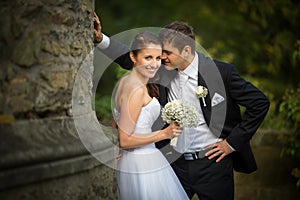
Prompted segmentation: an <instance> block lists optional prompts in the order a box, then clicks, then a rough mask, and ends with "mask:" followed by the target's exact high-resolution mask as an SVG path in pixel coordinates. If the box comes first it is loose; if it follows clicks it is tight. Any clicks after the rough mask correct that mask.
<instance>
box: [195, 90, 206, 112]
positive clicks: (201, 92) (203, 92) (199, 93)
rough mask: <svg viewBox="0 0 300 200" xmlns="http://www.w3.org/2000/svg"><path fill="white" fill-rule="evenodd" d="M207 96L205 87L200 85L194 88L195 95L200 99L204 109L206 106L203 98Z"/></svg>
mask: <svg viewBox="0 0 300 200" xmlns="http://www.w3.org/2000/svg"><path fill="white" fill-rule="evenodd" d="M207 94H208V90H207V88H206V87H203V86H202V85H199V86H198V87H197V88H196V95H197V97H198V98H202V102H203V105H204V107H205V106H206V104H205V101H204V98H205V97H206V95H207Z"/></svg>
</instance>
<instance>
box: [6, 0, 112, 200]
mask: <svg viewBox="0 0 300 200" xmlns="http://www.w3.org/2000/svg"><path fill="white" fill-rule="evenodd" d="M93 11H94V0H33V1H27V0H18V1H17V0H3V1H1V2H0V26H1V31H0V66H1V67H0V130H1V134H0V144H1V145H0V156H1V159H0V199H21V198H22V199H78V198H81V199H99V198H100V199H114V198H115V192H114V191H113V189H114V184H115V183H114V180H113V175H114V172H113V170H112V169H111V168H110V167H107V166H106V165H103V164H102V163H101V162H100V161H98V160H97V159H95V157H93V156H92V155H91V154H90V152H89V151H87V149H86V148H85V147H86V146H85V145H83V143H82V141H81V139H80V137H79V135H78V132H77V129H78V128H77V127H76V124H75V123H76V119H78V118H80V119H82V118H84V119H87V120H90V122H88V123H92V125H95V126H85V127H83V129H84V130H83V131H85V132H87V133H93V135H94V136H95V135H96V136H97V138H98V140H96V142H94V143H93V145H95V146H96V147H97V148H94V149H93V150H95V152H97V154H101V153H102V154H105V153H107V152H108V151H109V150H108V149H109V148H110V145H111V143H110V142H109V141H107V138H108V137H103V136H102V135H101V134H97V133H98V132H97V131H98V130H97V128H95V127H96V126H101V125H100V124H99V123H98V122H97V119H96V117H95V116H96V115H95V113H94V111H93V109H92V107H93V106H92V102H93V101H92V97H93V96H92V93H91V89H92V88H91V83H92V73H93V42H92V41H93ZM83 64H85V65H88V66H87V67H85V68H84V69H83V68H80V67H81V66H82V65H83ZM81 72H83V73H81ZM79 73H81V74H84V75H83V76H80V77H79V78H77V79H80V81H81V82H82V85H81V86H82V87H81V89H80V90H79V91H77V93H76V92H75V93H74V91H73V88H74V84H75V79H76V77H78V76H77V75H78V74H79ZM72 98H73V99H72ZM72 103H73V105H72ZM74 105H75V107H76V108H75V110H76V109H77V110H76V115H74V112H73V111H75V110H74ZM83 110H84V112H82V111H83ZM86 116H87V117H88V118H85V117H86ZM77 121H78V120H77ZM102 129H103V130H105V133H106V135H112V130H111V129H110V128H108V127H102ZM102 138H103V139H102ZM97 142H98V143H97ZM109 158H110V157H109V156H108V158H107V159H106V160H107V162H109Z"/></svg>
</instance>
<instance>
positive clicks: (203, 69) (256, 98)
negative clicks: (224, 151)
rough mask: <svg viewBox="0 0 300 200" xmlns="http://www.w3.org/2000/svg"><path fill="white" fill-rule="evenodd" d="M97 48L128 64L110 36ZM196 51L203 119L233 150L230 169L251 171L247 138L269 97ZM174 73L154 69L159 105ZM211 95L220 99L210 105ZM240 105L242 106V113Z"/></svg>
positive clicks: (253, 164)
mask: <svg viewBox="0 0 300 200" xmlns="http://www.w3.org/2000/svg"><path fill="white" fill-rule="evenodd" d="M101 51H102V52H103V53H104V54H106V55H107V56H108V57H110V58H111V59H113V60H115V62H117V63H118V64H119V65H120V66H122V67H123V68H125V69H131V68H132V62H131V60H130V58H129V56H128V53H129V49H128V47H127V46H126V45H123V44H121V43H119V42H117V41H115V40H113V39H111V41H110V46H109V47H108V48H107V49H105V50H101ZM197 54H198V57H199V64H198V72H199V74H198V85H202V86H204V87H206V88H208V95H207V96H206V97H205V102H206V106H204V104H203V102H202V100H201V99H199V103H200V105H201V108H202V112H203V115H204V118H205V121H206V123H207V124H208V126H209V128H210V130H211V131H212V133H214V134H215V135H216V136H218V137H220V138H226V139H227V142H228V143H229V144H230V145H231V146H232V147H233V148H234V149H235V150H236V151H235V152H233V153H232V157H233V167H234V169H235V170H236V171H238V172H244V173H251V172H254V171H256V170H257V165H256V161H255V158H254V155H253V153H252V150H251V147H250V144H249V142H250V139H251V138H252V136H253V135H254V134H255V132H256V131H257V129H258V127H259V126H260V124H261V122H262V121H263V119H264V118H265V116H266V114H267V112H268V109H269V105H270V103H269V100H268V98H267V97H266V96H265V95H264V94H263V93H262V92H261V91H260V90H259V89H257V88H256V87H255V86H253V85H252V84H251V83H249V82H247V81H245V80H244V79H243V78H241V77H240V76H239V75H238V73H237V71H236V70H235V68H234V66H232V65H230V64H227V63H224V62H220V61H215V60H212V59H210V58H208V57H206V56H204V55H203V54H201V53H197ZM176 74H177V71H176V70H171V71H170V70H166V69H165V68H164V67H163V66H161V68H160V69H159V70H158V72H157V76H156V79H158V80H156V84H159V88H160V90H159V93H160V96H159V101H160V103H161V105H162V106H164V105H165V104H166V103H167V95H168V87H169V84H170V81H171V80H172V79H173V78H174V77H175V76H176ZM157 77H158V78H157ZM214 96H221V97H223V98H224V100H223V101H220V102H218V103H217V104H216V105H213V106H212V100H214V99H215V98H214ZM240 106H243V107H245V112H244V113H243V117H242V115H241V110H240Z"/></svg>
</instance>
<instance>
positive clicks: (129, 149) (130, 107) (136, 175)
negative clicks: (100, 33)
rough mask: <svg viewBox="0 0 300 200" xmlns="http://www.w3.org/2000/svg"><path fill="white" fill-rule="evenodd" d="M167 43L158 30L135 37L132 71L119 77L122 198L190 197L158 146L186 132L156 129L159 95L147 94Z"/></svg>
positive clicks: (167, 199) (175, 128) (176, 128)
mask: <svg viewBox="0 0 300 200" xmlns="http://www.w3.org/2000/svg"><path fill="white" fill-rule="evenodd" d="M161 54H162V44H161V42H160V40H159V39H158V37H157V36H155V35H154V34H152V33H150V32H142V33H140V34H138V35H136V37H135V38H134V40H133V41H132V45H131V51H130V53H129V55H130V59H131V60H132V62H133V63H134V64H133V68H132V71H131V72H130V73H129V74H128V75H126V76H125V77H123V78H122V79H121V80H120V81H119V85H118V88H117V90H116V93H115V98H114V104H115V107H114V114H115V120H116V122H117V127H118V133H119V145H120V149H121V151H122V152H121V158H120V160H119V161H118V169H117V181H118V197H119V199H122V200H153V199H164V200H174V199H179V200H181V199H189V198H188V196H187V195H186V193H185V191H184V189H183V187H182V186H181V184H180V182H179V180H178V178H177V177H176V175H175V173H174V171H173V169H172V168H171V166H170V165H169V163H168V161H167V160H166V159H165V157H164V156H163V155H162V154H161V152H160V151H159V150H158V149H157V148H156V147H155V145H154V143H155V142H157V141H160V140H164V139H169V138H173V137H175V136H178V135H179V134H180V133H181V129H180V127H179V126H177V125H175V124H170V125H169V126H168V127H166V128H165V129H163V130H159V131H155V132H152V130H151V127H152V125H153V123H154V121H155V120H156V119H157V117H158V116H159V114H160V110H161V106H160V104H159V102H158V100H157V99H156V98H155V97H154V98H151V97H150V96H149V94H148V91H147V88H146V84H147V82H148V80H149V78H153V77H154V75H155V73H156V72H157V70H158V68H159V67H160V65H161Z"/></svg>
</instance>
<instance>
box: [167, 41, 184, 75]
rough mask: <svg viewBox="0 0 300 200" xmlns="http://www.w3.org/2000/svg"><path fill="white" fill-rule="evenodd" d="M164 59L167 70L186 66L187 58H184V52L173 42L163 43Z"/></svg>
mask: <svg viewBox="0 0 300 200" xmlns="http://www.w3.org/2000/svg"><path fill="white" fill-rule="evenodd" d="M162 60H163V63H164V65H165V67H166V69H167V70H173V69H179V70H181V68H182V67H183V66H185V62H186V60H185V59H184V58H183V55H182V52H179V50H178V48H176V47H174V46H173V45H172V44H171V43H168V42H165V43H164V44H163V54H162Z"/></svg>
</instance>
